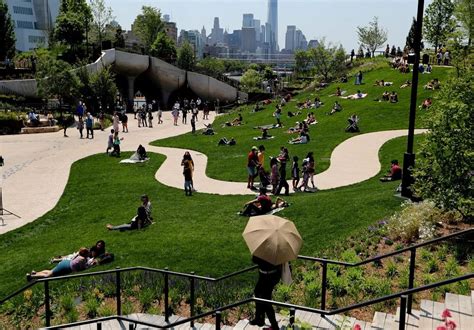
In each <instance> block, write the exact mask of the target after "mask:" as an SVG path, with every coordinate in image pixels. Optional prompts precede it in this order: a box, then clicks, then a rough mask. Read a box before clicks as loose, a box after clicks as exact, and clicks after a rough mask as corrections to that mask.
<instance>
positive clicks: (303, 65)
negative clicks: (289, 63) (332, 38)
mask: <svg viewBox="0 0 474 330" xmlns="http://www.w3.org/2000/svg"><path fill="white" fill-rule="evenodd" d="M310 63H311V54H310V51H305V50H301V49H300V50H297V51H296V52H295V72H296V74H297V75H300V74H303V73H306V72H308V71H309V70H310Z"/></svg>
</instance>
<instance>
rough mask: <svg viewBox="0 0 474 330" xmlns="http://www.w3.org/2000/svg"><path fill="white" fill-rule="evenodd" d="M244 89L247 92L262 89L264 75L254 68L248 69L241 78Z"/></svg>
mask: <svg viewBox="0 0 474 330" xmlns="http://www.w3.org/2000/svg"><path fill="white" fill-rule="evenodd" d="M240 84H241V86H242V90H243V91H245V92H247V93H252V92H258V91H260V88H261V85H262V76H261V75H260V74H259V73H258V72H257V71H256V70H254V69H248V70H247V71H246V72H245V73H244V75H243V76H242V79H241V80H240Z"/></svg>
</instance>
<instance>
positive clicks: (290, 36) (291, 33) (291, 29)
mask: <svg viewBox="0 0 474 330" xmlns="http://www.w3.org/2000/svg"><path fill="white" fill-rule="evenodd" d="M295 36H296V26H295V25H288V26H287V27H286V36H285V49H286V50H291V51H293V50H295Z"/></svg>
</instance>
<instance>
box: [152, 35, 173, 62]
mask: <svg viewBox="0 0 474 330" xmlns="http://www.w3.org/2000/svg"><path fill="white" fill-rule="evenodd" d="M150 55H152V56H156V57H158V58H161V59H162V60H165V61H167V62H174V61H175V59H176V45H175V44H174V41H173V40H171V38H170V37H168V36H167V35H166V33H165V32H163V31H162V32H160V33H159V34H158V36H157V37H156V40H155V42H154V43H153V45H152V46H151V50H150Z"/></svg>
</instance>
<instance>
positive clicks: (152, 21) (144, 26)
mask: <svg viewBox="0 0 474 330" xmlns="http://www.w3.org/2000/svg"><path fill="white" fill-rule="evenodd" d="M163 28H164V24H163V21H162V20H161V13H160V11H159V10H158V9H156V8H154V7H150V6H143V7H142V13H141V14H140V15H138V16H137V17H136V18H135V21H134V22H133V25H132V31H133V33H134V34H135V35H136V36H137V37H138V38H139V39H140V41H141V42H142V44H143V47H144V48H145V51H146V52H147V53H149V52H150V51H151V49H152V48H153V45H154V43H155V42H156V41H157V38H158V37H159V34H160V32H163ZM155 50H156V49H155Z"/></svg>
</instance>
